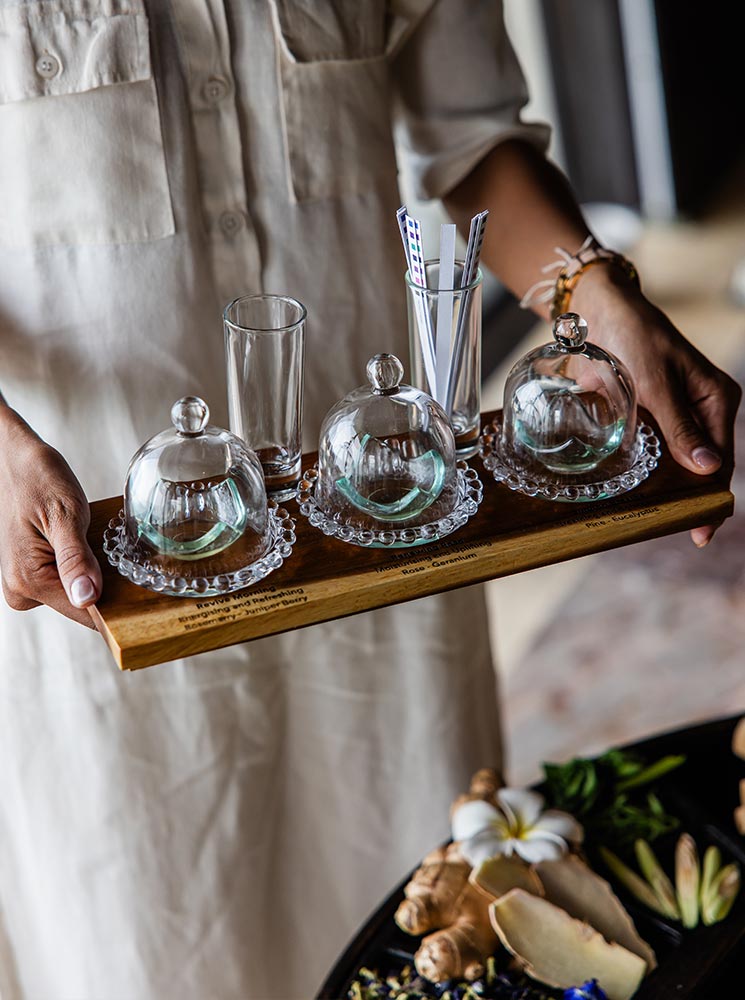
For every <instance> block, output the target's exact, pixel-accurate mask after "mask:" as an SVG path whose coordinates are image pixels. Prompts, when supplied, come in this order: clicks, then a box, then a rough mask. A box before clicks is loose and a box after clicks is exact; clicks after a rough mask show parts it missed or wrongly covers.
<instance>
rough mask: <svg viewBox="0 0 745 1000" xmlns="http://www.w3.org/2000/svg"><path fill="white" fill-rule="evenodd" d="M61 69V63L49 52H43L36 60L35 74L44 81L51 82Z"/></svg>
mask: <svg viewBox="0 0 745 1000" xmlns="http://www.w3.org/2000/svg"><path fill="white" fill-rule="evenodd" d="M61 69H62V63H61V62H60V61H59V59H58V58H57V56H53V55H52V54H51V52H45V53H44V54H43V55H41V56H39V58H38V59H37V60H36V72H37V73H38V74H39V76H41V77H43V78H44V79H45V80H53V79H54V77H55V76H57V74H58V73H59V72H60V70H61Z"/></svg>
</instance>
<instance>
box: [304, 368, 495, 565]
mask: <svg viewBox="0 0 745 1000" xmlns="http://www.w3.org/2000/svg"><path fill="white" fill-rule="evenodd" d="M403 374H404V370H403V366H402V364H401V362H400V361H399V360H398V358H396V357H395V356H394V355H392V354H376V355H375V357H373V358H371V360H370V361H369V363H368V365H367V377H368V380H369V385H366V386H361V387H360V388H357V389H354V390H353V391H352V392H350V393H349V395H348V396H345V397H344V399H342V400H340V402H338V403H337V404H336V405H335V406H334V407H332V409H331V410H330V411H329V412H328V414H327V415H326V418H325V419H324V421H323V425H322V427H321V437H320V444H319V449H318V463H317V465H316V466H315V468H314V469H312V470H310V471H309V472H308V473H306V475H305V476H304V478H303V479H302V480H301V482H300V486H299V489H298V500H299V502H300V509H301V511H302V513H303V514H306V515H307V516H308V517H309V519H310V521H311V523H312V524H314V525H315V526H316V527H319V528H321V529H322V530H323V531H324V532H325V533H326V534H330V535H335V536H337V537H339V538H341V539H342V540H343V541H347V542H352V543H354V544H357V545H373V546H408V545H418V544H422V543H423V542H427V541H433V540H435V539H437V538H441V537H443V536H444V535H446V534H449V533H450V532H451V531H454V530H455V529H456V528H458V527H460V526H461V525H462V524H463V523H465V521H466V520H467V519H468V518H469V517H470V516H471V515H472V514H473V513H475V511H476V509H477V506H478V503H479V502H480V500H481V483H480V482H479V480H478V476H477V475H476V473H475V472H474V471H473V470H472V469H469V468H468V466H467V465H466V463H465V462H457V461H456V457H455V439H454V436H453V430H452V427H451V426H450V423H449V421H448V419H447V416H446V414H445V411H444V410H443V409H442V407H441V406H440V405H439V404H438V403H436V402H435V400H433V399H432V398H431V397H430V396H428V395H427V394H426V393H424V392H422V391H421V390H419V389H415V388H414V387H413V386H410V385H405V384H404V383H403V382H402V379H403Z"/></svg>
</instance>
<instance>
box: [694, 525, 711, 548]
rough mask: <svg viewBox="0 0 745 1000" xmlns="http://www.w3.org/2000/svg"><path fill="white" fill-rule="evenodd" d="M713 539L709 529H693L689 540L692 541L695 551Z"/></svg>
mask: <svg viewBox="0 0 745 1000" xmlns="http://www.w3.org/2000/svg"><path fill="white" fill-rule="evenodd" d="M713 537H714V532H713V531H712V530H711V528H694V529H693V531H692V532H691V538H692V539H693V544H694V545H695V546H696V548H697V549H703V548H705V547H706V546H707V545H708V544H709V542H710V541H711V540H712V538H713Z"/></svg>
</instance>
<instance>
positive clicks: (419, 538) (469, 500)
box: [297, 461, 484, 549]
mask: <svg viewBox="0 0 745 1000" xmlns="http://www.w3.org/2000/svg"><path fill="white" fill-rule="evenodd" d="M456 472H457V501H456V504H455V506H454V507H453V509H452V510H451V511H450V513H448V514H447V515H446V516H444V517H440V518H437V519H435V520H433V521H429V522H427V523H425V524H417V525H412V526H410V527H405V526H404V527H394V526H393V524H392V523H388V524H386V523H384V522H378V526H376V527H372V526H370V527H361V526H359V525H354V524H350V523H349V521H348V520H347V519H346V518H345V517H344V515H343V514H342V513H341V512H340V511H336V512H335V513H334V514H332V515H328V514H326V513H325V512H324V510H323V509H322V508H321V506H320V505H319V503H318V501H317V500H316V496H315V493H316V485H317V483H318V479H319V471H318V465H314V466H313V467H312V468H311V469H308V470H307V471H306V472H305V473H304V474H303V477H302V479H301V480H300V483H299V485H298V491H297V501H298V504H299V506H300V512H301V513H302V514H303V515H305V517H307V518H308V521H309V523H310V524H312V525H313V527H314V528H318V529H319V530H320V531H322V532H323V533H324V535H329V536H330V537H332V538H338V539H339V540H340V541H342V542H348V543H349V544H350V545H359V546H362V547H363V548H379V549H381V548H382V549H402V548H412V547H414V546H416V545H426V544H428V543H429V542H436V541H438V540H439V539H440V538H444V537H445V536H446V535H449V534H451V533H452V532H453V531H457V530H458V528H461V527H462V526H463V525H464V524H465V523H466V521H468V519H469V518H471V517H473V515H474V514H475V513H476V511H477V510H478V508H479V504H480V503H481V499H482V497H483V492H484V488H483V485H482V483H481V480H480V479H479V476H478V473H477V472H476V470H475V469H472V468H471V467H470V466H469V465H468V463H467V462H464V461H458V462H457V463H456ZM370 523H371V525H372V524H373V523H374V522H373V521H372V519H371V522H370Z"/></svg>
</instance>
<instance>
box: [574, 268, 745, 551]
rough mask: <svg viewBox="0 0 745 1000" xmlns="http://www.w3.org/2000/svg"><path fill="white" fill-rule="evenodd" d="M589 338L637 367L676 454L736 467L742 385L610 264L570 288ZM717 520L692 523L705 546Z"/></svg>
mask: <svg viewBox="0 0 745 1000" xmlns="http://www.w3.org/2000/svg"><path fill="white" fill-rule="evenodd" d="M571 309H572V310H573V311H576V312H579V313H580V314H581V315H582V316H583V317H584V318H585V319H586V320H587V323H588V326H589V330H590V339H591V340H592V341H594V342H595V343H597V344H598V345H599V346H601V347H603V348H605V349H606V350H608V351H610V352H611V353H612V354H615V355H616V357H618V358H619V359H620V360H621V361H623V363H624V364H625V365H626V367H627V368H628V369H629V372H630V373H631V377H632V378H633V380H634V382H635V384H636V389H637V393H638V399H639V403H640V405H641V406H643V407H645V408H646V409H647V410H649V412H650V413H651V414H652V416H653V417H654V418H655V420H656V421H657V423H658V424H659V427H660V430H661V431H662V433H663V435H664V437H665V441H666V443H667V446H668V448H669V449H670V453H671V454H672V456H673V458H674V459H675V460H676V462H678V463H679V464H680V465H682V466H683V467H684V468H686V469H689V470H690V471H691V472H695V473H697V474H698V475H710V474H711V473H713V472H716V471H717V470H718V469H719V468H721V467H722V466H724V467H725V468H727V469H730V470H731V469H732V468H733V467H734V447H735V416H736V414H737V409H738V407H739V405H740V399H741V397H742V390H741V389H740V386H739V385H738V384H737V383H736V382H735V381H734V380H733V379H731V378H730V377H729V375H727V374H725V372H723V371H720V370H719V369H718V368H717V367H716V366H715V365H713V364H712V363H711V362H710V361H709V360H708V359H707V358H705V357H704V355H703V354H701V352H700V351H698V350H697V349H696V348H695V347H694V346H693V345H692V344H690V343H689V342H688V341H687V340H686V339H685V337H684V336H683V335H682V334H681V333H680V331H679V330H678V329H677V328H676V327H675V326H674V325H673V324H672V323H671V322H670V320H669V319H668V318H667V316H666V315H665V314H664V313H663V312H662V311H661V310H660V309H658V308H657V307H656V306H654V305H653V304H652V303H651V302H650V301H649V300H648V299H647V298H646V297H645V296H644V295H643V294H642V292H641V291H640V290H639V289H638V288H637V287H636V286H634V285H631V284H630V283H629V282H628V279H626V278H625V277H623V276H621V275H615V274H614V273H613V271H612V269H611V268H609V267H605V266H602V265H599V266H597V267H593V268H590V269H589V270H588V271H587V273H586V274H585V275H583V277H582V280H581V281H579V282H578V283H577V286H576V288H575V290H574V293H573V295H572V303H571ZM717 527H718V525H708V526H706V527H702V528H694V529H693V530H692V531H691V538H692V539H693V541H694V543H695V544H696V545H697V546H699V548H702V547H703V546H704V545H706V544H707V543H708V542H709V541H711V538H712V536H713V534H714V532H715V531H716V529H717Z"/></svg>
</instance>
